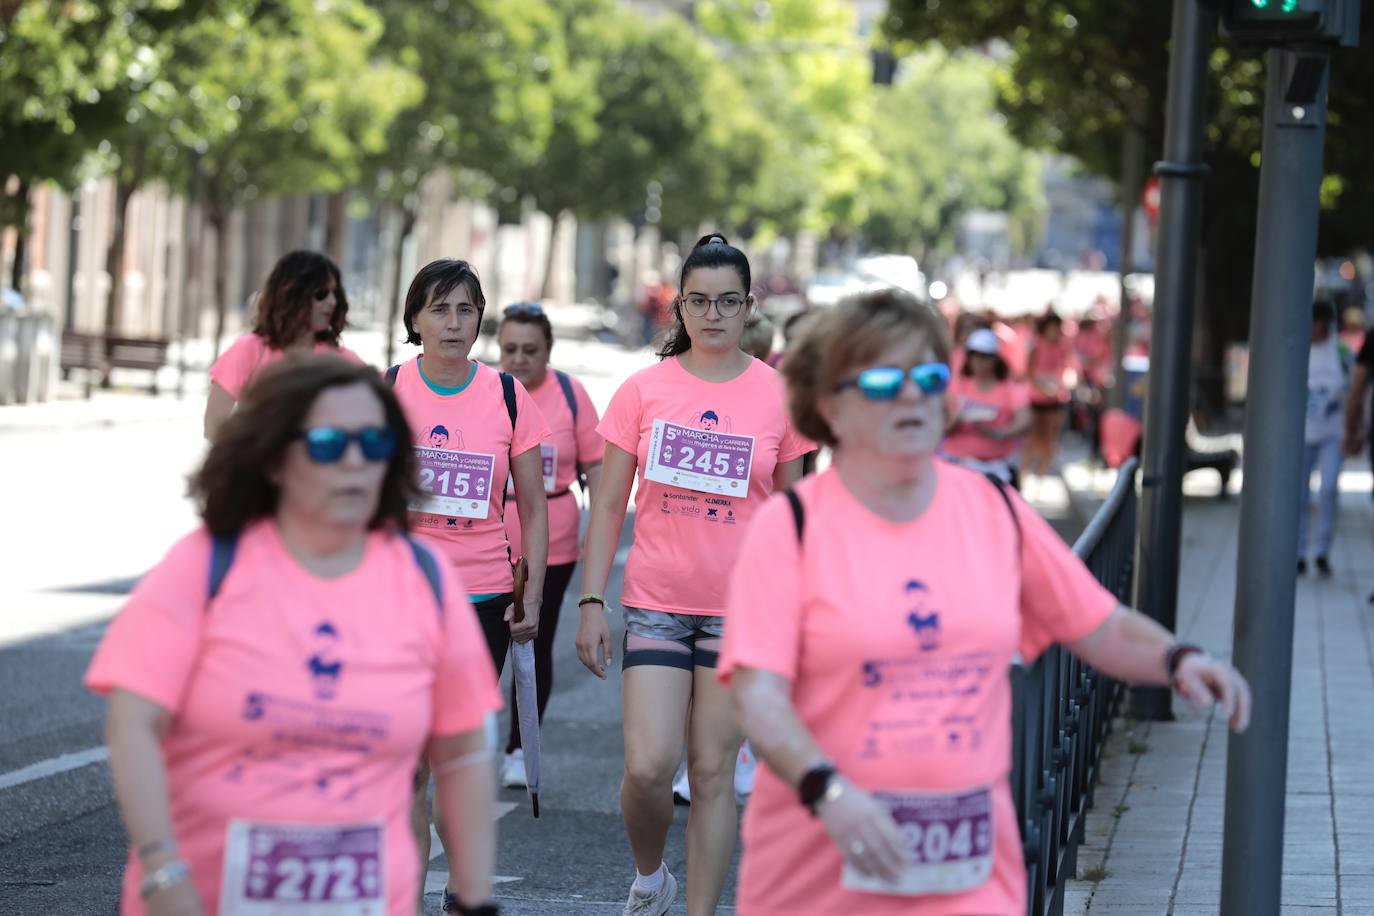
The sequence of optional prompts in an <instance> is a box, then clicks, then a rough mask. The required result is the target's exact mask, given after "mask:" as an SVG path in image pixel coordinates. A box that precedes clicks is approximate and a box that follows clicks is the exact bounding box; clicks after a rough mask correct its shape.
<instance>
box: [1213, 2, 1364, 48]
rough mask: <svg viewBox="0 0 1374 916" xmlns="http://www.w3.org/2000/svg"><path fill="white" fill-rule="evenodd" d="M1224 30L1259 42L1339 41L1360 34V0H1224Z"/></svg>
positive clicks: (1241, 39)
mask: <svg viewBox="0 0 1374 916" xmlns="http://www.w3.org/2000/svg"><path fill="white" fill-rule="evenodd" d="M1221 24H1222V29H1223V30H1224V31H1225V32H1226V34H1228V35H1230V36H1231V37H1232V38H1234V39H1235V40H1236V41H1239V42H1242V43H1244V44H1258V45H1280V46H1283V45H1301V44H1336V45H1341V46H1344V47H1354V46H1355V44H1356V43H1357V42H1358V41H1359V37H1360V3H1359V0H1223V3H1222V9H1221Z"/></svg>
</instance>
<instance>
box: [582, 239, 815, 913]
mask: <svg viewBox="0 0 1374 916" xmlns="http://www.w3.org/2000/svg"><path fill="white" fill-rule="evenodd" d="M749 283H750V275H749V261H748V260H747V259H746V258H745V256H744V254H743V252H741V251H740V250H739V249H737V248H734V247H732V246H731V245H730V244H729V243H728V242H726V240H725V238H724V237H723V236H719V235H709V236H707V237H705V238H703V239H702V240H701V241H700V242H698V243H697V246H696V247H695V248H694V249H693V250H692V252H691V253H690V254H689V255H688V256H687V258H686V260H685V261H684V262H683V265H682V275H681V278H680V281H679V286H678V293H679V295H678V297H677V300H676V302H675V303H674V306H673V315H674V319H675V322H676V323H675V324H674V326H673V328H672V330H671V331H670V332H669V334H668V338H667V342H666V343H665V344H664V348H663V350H662V352H661V353H660V356H662V357H663V360H662V362H660V363H658V364H657V365H655V366H652V367H650V368H648V369H645V370H642V371H640V372H637V373H635V374H634V375H633V376H631V377H630V379H629V380H628V381H627V382H625V384H624V385H622V386H621V387H620V389H619V390H618V391H617V392H616V393H615V396H614V397H613V398H612V399H611V403H610V406H609V407H607V409H606V415H605V417H603V418H602V420H601V425H600V426H599V427H598V429H599V431H600V432H601V434H602V436H603V437H605V440H606V455H605V460H604V463H603V467H602V471H601V485H600V491H599V492H598V493H597V497H596V500H595V502H594V503H593V504H592V511H591V518H590V521H589V522H588V526H587V538H586V551H585V554H586V555H585V560H584V564H583V572H582V590H583V592H584V594H583V596H582V598H581V599H580V600H579V602H578V604H579V606H580V607H581V609H582V621H581V626H580V627H579V628H578V632H577V654H578V657H579V658H580V659H581V660H582V663H583V664H584V665H586V666H587V668H588V669H590V670H591V671H592V672H593V673H594V674H596V676H597V677H601V678H605V677H606V666H607V665H608V664H609V663H610V661H611V656H612V654H613V651H612V647H611V631H610V626H609V624H608V623H607V620H606V609H607V605H606V600H605V598H604V597H603V594H604V592H605V588H606V582H607V580H608V578H609V576H610V572H611V563H612V560H613V558H614V556H615V552H616V544H617V542H618V541H619V538H620V530H621V527H622V526H623V525H624V522H625V506H626V502H627V501H628V499H629V496H630V490H631V487H632V486H633V485H634V483H635V481H636V478H637V479H638V484H639V485H638V489H637V491H636V496H635V526H634V541H633V543H632V545H631V547H630V555H629V559H628V561H627V563H626V566H625V582H624V588H623V590H622V592H621V602H622V603H623V605H624V612H625V651H624V659H623V666H624V672H623V675H622V682H621V683H622V689H621V697H622V704H623V715H624V736H625V776H624V780H623V782H622V783H621V789H620V808H621V812H622V815H623V816H624V818H625V830H626V833H627V834H628V835H629V840H630V848H631V850H632V852H633V853H634V859H635V866H636V869H637V871H638V875H637V877H636V879H635V882H634V886H633V887H632V888H631V889H630V897H629V901H628V902H627V904H626V908H625V912H626V913H633V914H646V916H657V914H661V913H663V912H665V911H666V910H667V909H668V908H669V907H670V906H671V905H672V902H673V899H674V897H675V895H676V893H677V881H676V879H674V877H673V876H672V875H671V874H669V873H668V871H667V869H666V868H664V866H663V848H664V844H665V843H666V842H667V838H668V828H669V826H670V825H671V824H672V820H673V802H672V782H673V773H674V771H675V770H676V768H677V765H678V760H679V759H680V758H681V755H682V744H683V729H684V725H686V727H687V729H688V731H689V733H690V736H689V738H688V740H687V744H688V761H687V766H688V778H689V780H690V782H691V794H692V810H691V815H690V816H689V817H688V820H687V911H688V913H691V914H694V916H704V914H708V913H713V912H715V907H716V904H717V902H718V901H719V899H720V893H721V888H722V886H723V884H724V882H725V874H726V871H727V870H728V869H729V867H730V857H731V853H732V851H733V847H734V842H735V828H736V819H737V817H738V813H737V810H736V807H735V792H734V772H735V761H736V757H737V753H738V751H739V747H740V740H741V738H740V733H739V726H738V725H737V724H736V722H735V716H734V710H733V708H732V707H731V703H730V699H729V695H728V693H727V692H726V691H725V690H724V689H723V688H722V687H721V686H720V685H719V684H718V683H717V682H716V679H715V672H714V670H713V669H714V668H715V664H716V655H717V652H718V649H719V642H720V637H721V630H722V624H723V622H724V621H723V615H724V613H725V583H726V582H727V580H728V579H729V575H730V568H731V566H732V565H733V564H734V559H735V555H736V551H737V550H738V549H739V544H740V540H741V538H742V536H743V533H744V527H745V525H746V524H747V523H748V521H749V519H750V518H751V517H752V516H753V514H754V512H755V511H756V510H757V509H758V507H759V506H760V505H762V503H763V502H764V500H766V499H767V498H768V495H769V494H770V493H771V492H772V491H773V490H774V488H775V487H786V486H790V485H791V484H792V483H794V482H795V481H796V480H798V479H799V478H800V477H801V458H802V455H803V454H805V453H806V452H808V451H810V450H811V448H812V446H811V445H810V444H809V443H807V442H806V441H805V440H803V439H802V438H801V437H800V436H798V435H797V433H796V432H795V431H794V430H793V429H792V426H791V423H790V422H789V421H788V419H787V410H786V404H785V402H784V400H783V390H782V380H781V378H780V377H779V376H778V374H777V373H776V372H775V371H774V370H773V369H770V368H769V367H768V366H767V365H765V364H764V363H762V362H760V361H759V360H756V359H754V358H753V357H751V356H749V355H748V354H747V353H744V352H742V351H741V350H740V348H739V345H740V339H741V338H742V337H743V335H744V327H745V323H746V321H747V320H748V318H749V315H750V312H751V311H752V310H753V307H754V297H753V296H751V295H750V294H749V288H750V287H749ZM689 710H690V713H689Z"/></svg>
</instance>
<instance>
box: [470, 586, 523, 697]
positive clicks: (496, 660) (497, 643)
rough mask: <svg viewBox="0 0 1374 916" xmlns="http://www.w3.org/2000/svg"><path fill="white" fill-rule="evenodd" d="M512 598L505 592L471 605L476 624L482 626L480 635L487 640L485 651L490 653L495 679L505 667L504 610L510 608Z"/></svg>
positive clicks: (507, 640)
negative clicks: (494, 668)
mask: <svg viewBox="0 0 1374 916" xmlns="http://www.w3.org/2000/svg"><path fill="white" fill-rule="evenodd" d="M514 597H515V596H514V595H512V594H511V593H510V592H506V593H505V594H504V595H497V596H496V597H495V598H488V599H487V600H486V601H479V602H477V604H475V605H473V608H474V609H475V610H476V611H477V622H478V623H480V624H481V625H482V635H483V636H485V637H486V639H487V651H488V652H490V653H491V661H492V664H494V665H495V666H496V676H497V677H500V676H501V670H502V669H503V668H505V666H506V652H507V651H509V649H510V624H508V623H506V608H508V607H510V603H511V599H512V598H514Z"/></svg>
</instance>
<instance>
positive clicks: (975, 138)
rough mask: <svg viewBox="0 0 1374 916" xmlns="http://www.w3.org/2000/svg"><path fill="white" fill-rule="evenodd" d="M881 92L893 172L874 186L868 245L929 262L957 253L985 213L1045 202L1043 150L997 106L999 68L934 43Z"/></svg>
mask: <svg viewBox="0 0 1374 916" xmlns="http://www.w3.org/2000/svg"><path fill="white" fill-rule="evenodd" d="M902 63H903V66H902V73H901V76H900V77H899V78H898V80H897V81H896V83H895V84H894V85H893V86H892V87H891V88H890V89H888V90H886V91H883V92H881V93H880V94H879V98H878V100H877V103H876V106H875V109H876V110H875V118H874V124H873V138H874V144H875V147H876V149H877V151H878V153H879V154H880V155H881V156H882V160H883V168H882V169H881V170H880V171H879V173H878V174H877V175H876V176H875V177H874V178H873V179H872V180H871V181H870V182H868V183H867V184H866V185H865V188H864V203H863V207H864V209H865V211H866V212H867V218H866V219H865V221H864V222H863V224H862V229H863V235H864V239H865V241H867V242H868V243H869V245H871V246H872V247H875V248H880V249H886V250H889V251H910V252H911V253H913V254H917V255H919V256H921V257H922V258H924V256H925V254H926V250H927V249H935V248H938V249H942V250H945V251H949V250H950V249H951V248H952V247H953V244H954V241H955V232H956V231H957V229H958V225H959V219H960V217H961V216H963V215H964V214H965V213H967V212H968V211H970V210H975V209H986V210H1000V211H1005V212H1007V213H1008V214H1010V215H1011V216H1013V217H1017V216H1021V217H1026V216H1028V215H1030V214H1032V213H1034V212H1035V211H1037V210H1038V209H1039V208H1040V206H1041V203H1042V201H1041V193H1040V188H1039V183H1038V180H1039V167H1038V160H1037V158H1036V156H1035V155H1034V154H1033V153H1031V152H1030V151H1028V150H1026V149H1025V148H1024V147H1023V146H1022V145H1021V144H1020V143H1019V142H1018V141H1017V140H1015V139H1014V138H1013V137H1012V136H1011V134H1010V132H1009V131H1008V130H1007V127H1006V119H1005V118H1003V117H1002V116H1001V115H1000V114H999V113H998V112H997V110H996V100H997V84H996V80H997V77H998V75H999V67H998V65H997V64H996V63H995V62H993V61H992V60H989V59H987V58H985V57H982V56H980V55H976V54H972V53H968V52H959V53H954V54H950V53H949V52H946V51H944V50H942V49H940V48H938V47H931V48H927V49H925V50H923V51H922V52H921V53H919V54H914V55H911V56H909V57H907V58H905V59H904V60H903V62H902Z"/></svg>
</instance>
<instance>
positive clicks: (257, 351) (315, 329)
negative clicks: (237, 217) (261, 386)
mask: <svg viewBox="0 0 1374 916" xmlns="http://www.w3.org/2000/svg"><path fill="white" fill-rule="evenodd" d="M347 320H348V296H347V295H346V294H345V293H344V288H343V281H342V280H341V279H340V278H339V268H338V265H336V264H335V263H334V262H333V261H331V260H330V259H329V258H328V257H326V256H325V255H322V254H320V253H319V252H318V251H293V252H291V253H290V254H286V255H283V256H282V258H281V260H280V261H278V262H277V265H276V266H275V267H273V268H272V273H271V274H269V275H268V277H267V283H266V284H265V285H264V286H263V288H262V293H261V295H259V296H258V298H257V302H256V303H255V317H254V320H253V329H252V330H251V331H249V332H248V333H247V334H243V335H241V336H240V337H239V338H238V340H235V341H234V342H233V343H232V344H230V345H229V349H227V350H225V351H224V353H223V354H221V355H220V358H219V359H217V360H215V364H214V365H213V366H211V367H210V396H209V398H208V399H207V400H206V402H205V438H207V439H210V440H211V441H213V440H214V438H215V434H216V432H217V431H218V430H219V427H220V425H221V424H222V423H223V422H224V419H225V417H227V416H229V414H230V413H232V412H233V410H234V404H235V402H236V401H238V399H239V396H240V395H241V394H242V393H243V390H244V389H245V388H247V387H248V384H249V383H250V382H251V381H252V380H253V376H254V375H255V374H256V373H257V372H258V370H259V369H261V368H262V367H264V366H266V365H269V364H270V363H273V362H275V361H277V360H279V359H281V358H282V356H284V355H285V354H286V353H288V352H291V351H296V350H311V349H314V350H315V351H316V352H333V353H337V354H339V355H340V356H343V357H345V358H346V359H349V360H351V361H352V362H355V363H358V364H359V365H362V362H363V361H362V360H361V359H360V358H359V357H358V355H357V354H356V353H354V352H353V351H352V350H349V349H348V348H347V347H343V346H341V345H340V344H339V335H340V334H341V333H343V329H344V327H345V325H346V324H347Z"/></svg>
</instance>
